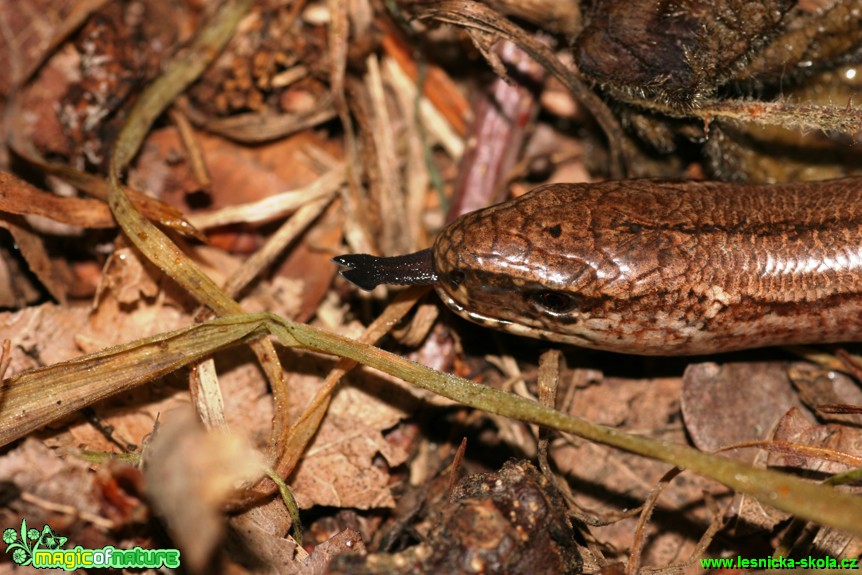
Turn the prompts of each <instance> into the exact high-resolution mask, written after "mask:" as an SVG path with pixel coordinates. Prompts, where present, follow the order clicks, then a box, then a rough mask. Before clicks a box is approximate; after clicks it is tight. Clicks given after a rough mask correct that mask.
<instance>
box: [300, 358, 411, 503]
mask: <svg viewBox="0 0 862 575" xmlns="http://www.w3.org/2000/svg"><path fill="white" fill-rule="evenodd" d="M297 363H298V362H297V361H292V362H291V365H294V366H296V367H297V369H298V370H300V371H308V370H315V371H317V370H319V369H320V367H319V366H318V367H311V366H312V365H313V364H314V362H313V361H310V360H305V359H303V360H302V361H301V363H300V364H299V365H298V364H297ZM300 365H307V367H300ZM361 377H362V379H363V383H362V385H361V386H343V387H341V388H340V389H339V391H338V392H337V393H336V395H335V397H334V398H333V400H332V403H331V405H330V408H329V411H328V412H327V414H326V417H325V418H324V420H323V423H322V424H321V426H320V429H319V430H318V432H317V434H316V435H315V437H314V440H313V442H312V443H311V445H309V447H308V449H307V451H306V453H305V455H304V457H303V459H302V463H301V464H300V466H299V468H298V469H297V471H296V472H295V473H294V475H293V476H292V478H291V489H293V492H294V496H295V497H296V500H297V503H298V504H299V505H300V507H303V508H306V507H311V506H312V505H331V506H338V507H356V508H359V509H372V508H377V507H391V506H392V505H393V504H394V500H393V498H392V492H391V485H390V475H389V472H388V469H389V468H392V467H396V466H398V465H400V464H401V463H403V462H404V461H405V460H406V458H407V453H406V452H405V451H404V450H403V449H401V448H400V447H398V446H397V445H393V444H391V443H389V442H388V441H387V440H386V437H385V436H384V435H383V432H384V431H386V430H388V429H390V428H392V427H393V426H395V425H396V424H397V423H398V422H399V421H401V419H403V418H404V417H406V415H407V414H408V413H409V412H410V405H411V404H412V403H413V401H414V400H413V398H412V396H411V395H410V393H409V392H406V393H403V394H402V391H403V390H404V389H406V388H400V387H395V386H391V385H389V384H388V383H386V382H382V381H380V380H377V379H376V378H375V377H374V376H371V375H368V374H363V375H362V376H361ZM292 382H293V385H292V390H294V393H295V395H294V397H296V398H297V399H296V402H297V405H299V406H301V405H303V403H304V401H305V400H304V397H310V396H311V394H312V393H313V392H314V391H315V390H316V388H317V387H318V386H319V384H320V383H319V379H318V378H317V377H312V376H303V377H297V376H294V377H293V378H292ZM378 456H382V458H383V461H385V464H386V465H379V464H375V459H376V458H377V457H378Z"/></svg>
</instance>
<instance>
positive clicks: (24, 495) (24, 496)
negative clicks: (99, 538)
mask: <svg viewBox="0 0 862 575" xmlns="http://www.w3.org/2000/svg"><path fill="white" fill-rule="evenodd" d="M20 497H21V501H24V502H25V503H29V504H31V505H33V506H35V507H38V508H40V509H44V510H46V511H50V512H52V513H60V514H62V515H68V516H69V517H72V518H80V519H81V520H83V521H86V522H87V523H91V524H93V525H95V526H96V527H98V528H99V529H101V530H103V531H110V530H112V529H116V528H117V525H116V524H115V523H114V522H113V521H111V520H110V519H107V518H105V517H101V516H99V515H96V514H95V513H89V512H87V511H81V510H80V509H78V508H77V507H73V506H71V505H63V504H62V503H54V502H53V501H48V500H47V499H42V498H41V497H39V496H38V495H34V494H32V493H29V492H27V491H22V492H21V496H20Z"/></svg>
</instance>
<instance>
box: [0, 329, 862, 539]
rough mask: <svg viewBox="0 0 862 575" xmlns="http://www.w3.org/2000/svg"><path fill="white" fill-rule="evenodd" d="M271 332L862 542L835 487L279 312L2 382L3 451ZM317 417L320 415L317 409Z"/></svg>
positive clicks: (854, 507) (861, 504)
mask: <svg viewBox="0 0 862 575" xmlns="http://www.w3.org/2000/svg"><path fill="white" fill-rule="evenodd" d="M266 333H270V334H272V335H274V336H275V337H276V338H277V339H278V340H279V342H280V343H281V344H282V345H285V346H288V347H297V348H301V349H306V350H310V351H316V352H320V353H325V354H331V355H336V356H339V357H342V358H344V359H348V360H352V361H355V362H359V363H362V364H363V365H366V366H368V367H372V368H374V369H379V370H380V371H383V372H385V373H388V374H390V375H393V376H395V377H398V378H400V379H402V380H404V381H408V382H410V383H412V384H413V385H416V386H417V387H420V388H422V389H426V390H429V391H431V392H432V393H436V394H438V395H441V396H443V397H446V398H448V399H451V400H453V401H456V402H459V403H461V404H463V405H466V406H469V407H475V408H477V409H482V410H484V411H486V412H489V413H494V414H497V415H501V416H504V417H510V418H513V419H519V420H521V421H525V422H528V423H533V424H536V425H543V426H546V427H550V428H553V429H556V430H558V431H561V432H568V433H572V434H574V435H577V436H579V437H581V438H584V439H587V440H590V441H595V442H597V443H602V444H605V445H609V446H612V447H616V448H618V449H622V450H624V451H628V452H631V453H636V454H639V455H642V456H645V457H650V458H653V459H657V460H659V461H665V462H667V463H670V464H671V465H676V466H678V467H681V468H684V469H686V470H689V471H693V472H695V473H698V474H700V475H703V476H705V477H709V478H712V479H715V480H716V481H719V482H721V483H723V484H725V485H726V486H728V487H730V488H732V489H735V490H736V491H738V492H740V493H745V494H748V495H750V496H752V497H754V498H755V499H757V500H759V501H761V502H762V503H764V504H766V505H769V506H771V507H775V508H776V509H780V510H782V511H785V512H788V513H791V514H793V515H796V516H799V517H800V518H803V519H808V520H811V521H815V522H817V523H819V524H821V525H826V526H830V527H834V528H836V529H841V530H843V531H846V532H847V533H850V534H853V535H856V536H862V522H860V521H859V517H862V498H859V497H856V496H853V495H849V494H847V493H843V492H840V491H838V490H836V489H835V488H833V487H829V486H825V485H819V484H815V483H811V482H808V481H804V480H802V479H798V478H796V477H793V476H791V475H788V474H785V473H779V472H774V471H769V470H766V469H758V468H755V467H751V466H749V465H746V464H744V463H740V462H738V461H734V460H731V459H726V458H724V457H719V456H715V455H710V454H706V453H701V452H700V451H697V450H696V449H693V448H691V447H688V446H685V445H679V444H675V443H668V442H665V441H659V440H655V439H650V438H647V437H641V436H637V435H631V434H628V433H625V432H623V431H620V430H618V429H612V428H608V427H603V426H600V425H595V424H592V423H590V422H588V421H584V420H582V419H579V418H577V417H573V416H569V415H565V414H563V413H560V412H558V411H555V410H553V409H550V408H548V407H545V406H543V405H541V404H539V403H536V402H534V401H531V400H528V399H524V398H521V397H518V396H515V395H513V394H509V393H506V392H503V391H500V390H497V389H493V388H490V387H486V386H484V385H482V384H479V383H476V382H473V381H469V380H466V379H462V378H460V377H457V376H454V375H450V374H446V373H441V372H437V371H434V370H433V369H430V368H428V367H425V366H423V365H419V364H417V363H415V362H412V361H410V360H408V359H405V358H403V357H400V356H397V355H395V354H392V353H389V352H386V351H383V350H381V349H377V348H375V347H373V346H370V345H368V344H364V343H361V342H357V341H354V340H350V339H347V338H344V337H341V336H338V335H335V334H332V333H328V332H325V331H323V330H320V329H317V328H314V327H312V326H309V325H305V324H296V323H293V322H290V321H288V320H285V319H284V318H281V317H279V316H277V315H275V314H272V313H261V314H243V315H238V316H228V317H221V318H218V319H215V320H212V321H210V322H207V323H204V324H197V325H193V326H190V327H187V328H184V329H181V330H177V331H174V332H171V333H167V334H159V335H157V336H154V337H150V338H146V339H143V340H139V341H136V342H132V343H130V344H125V345H123V346H117V347H115V348H111V349H108V350H104V351H100V352H97V353H94V354H89V355H86V356H82V357H80V358H76V359H74V360H71V361H68V362H64V363H59V364H55V365H52V366H48V367H45V368H41V369H37V370H33V371H29V372H25V373H22V374H20V375H17V376H15V377H13V378H10V379H8V380H6V381H5V382H4V389H3V393H2V396H0V397H2V411H0V445H5V444H8V443H9V442H10V441H14V440H15V439H18V438H20V437H22V436H24V435H26V434H27V433H29V432H31V431H33V430H34V429H37V428H39V427H42V426H43V425H46V424H48V423H50V422H52V421H55V420H57V419H58V418H60V417H63V416H64V415H66V414H68V413H72V412H74V411H77V410H79V409H81V408H83V407H86V406H87V405H90V404H92V403H93V402H95V401H98V400H100V399H104V398H105V397H108V396H110V395H113V394H116V393H119V392H121V391H123V390H127V389H130V388H131V387H133V386H135V385H140V384H142V383H144V382H146V381H150V380H152V379H154V378H157V377H159V376H160V375H164V374H165V373H167V372H169V371H171V370H174V369H178V368H179V367H182V366H184V365H188V364H189V362H191V361H195V360H197V359H199V358H201V357H203V356H205V355H207V354H210V353H213V352H214V351H216V350H218V349H221V348H223V347H226V346H228V345H236V344H238V343H240V342H246V341H248V340H250V339H252V338H257V337H261V336H263V335H265V334H266ZM70 397H72V398H74V399H75V401H76V403H75V405H73V406H69V405H67V404H66V401H67V399H68V398H70ZM58 400H59V401H60V403H59V405H58V404H57V401H58ZM315 411H316V412H317V413H318V414H319V415H321V416H322V411H321V410H320V409H316V410H315ZM311 427H312V426H308V428H307V429H306V430H304V431H303V433H306V432H310V430H311ZM298 428H299V425H297V426H294V429H297V431H298V432H299V429H298ZM306 441H307V438H306ZM303 444H304V443H303ZM292 451H293V450H289V451H288V453H286V454H285V457H289V458H290V459H291V460H293V461H296V460H297V459H298V457H299V455H298V454H297V453H295V452H292ZM279 471H280V472H281V469H279Z"/></svg>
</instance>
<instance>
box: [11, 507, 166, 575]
mask: <svg viewBox="0 0 862 575" xmlns="http://www.w3.org/2000/svg"><path fill="white" fill-rule="evenodd" d="M68 540H69V538H68V537H62V536H60V535H57V534H56V533H54V531H53V529H51V527H50V526H48V525H45V526H44V527H43V528H42V531H39V530H38V529H33V528H29V529H28V528H27V520H26V519H22V520H21V529H20V531H19V530H18V529H15V528H11V527H10V528H8V529H4V530H3V542H4V543H5V544H6V553H7V554H8V553H11V554H12V561H13V562H15V563H16V564H18V565H22V566H23V565H28V566H30V567H35V568H37V569H57V568H60V569H65V570H66V571H74V570H76V569H87V568H90V569H94V568H109V567H112V568H114V569H160V568H163V567H169V568H171V569H176V568H177V567H179V566H180V552H179V550H177V549H142V548H141V547H135V548H134V549H117V548H116V547H112V546H111V545H107V546H105V547H102V548H101V549H85V548H83V547H81V546H80V545H78V546H77V547H75V548H74V549H63V545H65V544H66V542H67V541H68Z"/></svg>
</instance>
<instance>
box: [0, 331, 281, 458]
mask: <svg viewBox="0 0 862 575" xmlns="http://www.w3.org/2000/svg"><path fill="white" fill-rule="evenodd" d="M204 325H208V326H209V327H206V328H204V329H203V330H196V331H195V333H196V335H195V337H194V339H193V340H192V341H189V340H187V339H183V335H184V334H186V333H188V332H189V330H194V329H195V328H186V329H185V330H179V331H175V332H172V333H166V334H160V335H157V336H155V337H152V338H147V339H146V340H141V341H136V342H132V343H129V344H124V345H119V346H115V347H110V348H108V349H105V350H103V351H100V352H97V353H93V354H89V355H86V356H83V357H81V358H76V359H73V360H71V361H67V362H63V363H59V364H55V365H51V366H48V367H44V368H41V369H39V370H37V371H28V372H24V373H21V374H18V375H15V376H13V377H11V378H9V379H6V380H4V381H3V386H2V388H0V446H2V445H6V444H8V443H10V442H12V441H15V440H16V439H19V438H21V437H24V436H26V435H27V434H29V433H31V432H33V431H35V430H37V429H39V428H41V427H44V426H45V425H47V424H49V423H51V422H53V421H57V420H60V419H63V418H64V417H66V416H68V415H71V414H73V413H75V412H77V411H80V410H81V409H83V408H85V407H88V406H90V405H93V404H94V403H96V402H98V401H100V400H102V399H105V398H108V397H112V396H114V395H117V394H119V393H122V392H124V391H128V390H130V389H133V388H134V387H137V386H138V385H141V384H142V383H144V382H147V381H152V380H153V379H156V378H158V377H160V376H162V375H165V374H167V373H170V372H172V371H175V370H177V369H179V368H180V367H182V366H185V365H188V364H189V363H190V362H193V361H195V360H197V359H199V358H201V357H206V356H208V355H209V354H211V353H213V352H214V351H216V350H218V349H221V348H224V347H226V346H228V345H231V344H236V343H237V342H239V341H247V340H249V339H254V338H259V337H260V336H262V335H264V334H265V329H263V330H262V329H261V328H262V326H260V325H259V322H254V321H252V322H251V323H247V324H245V325H246V327H247V329H244V328H243V327H242V326H241V325H238V324H235V323H232V324H230V325H229V326H227V327H226V326H224V325H219V324H201V325H200V327H203V326H204Z"/></svg>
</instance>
